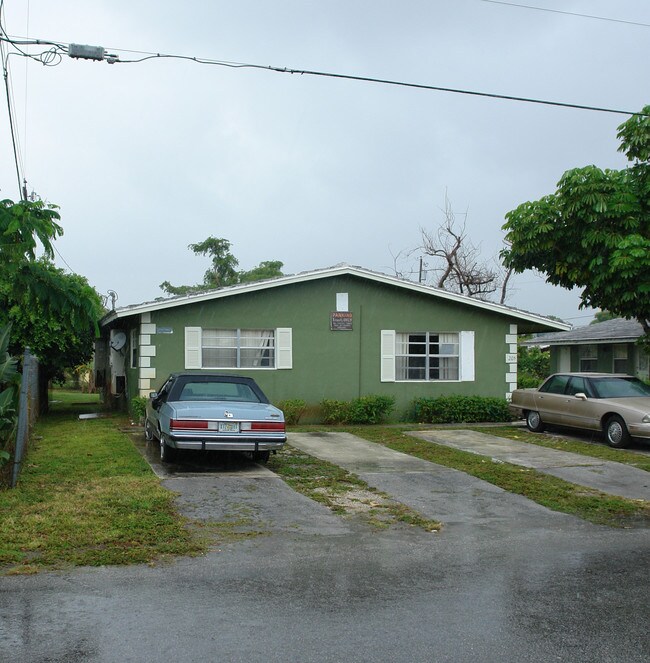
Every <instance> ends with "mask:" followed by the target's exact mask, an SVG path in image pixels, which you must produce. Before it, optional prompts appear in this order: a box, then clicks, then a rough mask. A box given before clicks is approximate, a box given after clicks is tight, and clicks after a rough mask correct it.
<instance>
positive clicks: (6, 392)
mask: <svg viewBox="0 0 650 663" xmlns="http://www.w3.org/2000/svg"><path fill="white" fill-rule="evenodd" d="M10 331H11V325H6V326H5V327H1V328H0V467H2V466H3V465H4V464H5V463H6V462H7V461H8V460H9V458H10V454H9V452H8V451H7V450H6V447H7V444H8V443H9V442H10V440H12V439H13V437H14V433H15V430H16V421H17V416H16V413H17V405H18V384H19V379H20V375H19V373H18V360H17V359H14V358H13V357H11V355H10V354H9V333H10Z"/></svg>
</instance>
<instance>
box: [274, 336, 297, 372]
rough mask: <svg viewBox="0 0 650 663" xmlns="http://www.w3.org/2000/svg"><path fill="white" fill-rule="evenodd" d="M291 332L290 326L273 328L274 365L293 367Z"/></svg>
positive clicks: (277, 366)
mask: <svg viewBox="0 0 650 663" xmlns="http://www.w3.org/2000/svg"><path fill="white" fill-rule="evenodd" d="M292 343H293V334H292V329H291V327H280V328H278V329H276V330H275V367H276V368H278V369H280V368H293V348H292Z"/></svg>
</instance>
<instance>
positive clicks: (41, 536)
mask: <svg viewBox="0 0 650 663" xmlns="http://www.w3.org/2000/svg"><path fill="white" fill-rule="evenodd" d="M57 396H60V394H56V396H55V399H56V400H59V402H58V403H55V404H54V405H53V406H52V410H51V412H50V414H49V415H47V416H44V417H42V418H41V420H40V421H39V422H38V423H37V425H36V427H35V429H34V433H33V436H32V440H33V441H32V445H31V448H30V450H29V454H28V456H27V459H26V462H25V465H24V468H23V471H22V474H21V476H20V480H19V483H18V486H17V488H15V489H12V490H4V491H1V492H0V572H3V573H35V572H37V571H38V570H40V569H53V568H61V567H65V566H69V565H86V566H100V565H105V564H133V563H144V562H152V561H153V560H156V559H158V558H160V557H162V556H165V555H179V554H182V555H187V554H198V553H201V552H204V551H205V550H206V549H207V542H206V541H204V540H203V539H202V537H200V536H199V535H198V534H197V533H196V531H195V530H190V529H189V528H188V527H187V521H186V520H184V519H182V518H181V517H180V516H179V515H178V513H177V512H176V510H175V508H174V503H173V500H174V495H173V494H172V493H171V492H169V491H167V490H165V489H164V488H162V487H161V486H160V483H159V481H158V479H157V478H156V477H155V476H154V475H153V474H152V473H151V471H150V469H149V467H148V466H147V464H146V463H145V461H144V460H143V459H142V457H141V456H140V455H139V454H138V452H137V451H136V450H135V448H134V447H133V445H132V444H131V442H130V441H129V438H128V436H127V435H125V434H123V433H120V432H119V431H118V430H117V429H116V426H115V421H116V420H115V419H113V418H111V417H106V418H98V419H88V420H79V414H78V413H79V405H78V404H75V402H73V400H72V398H71V397H69V396H68V395H66V396H65V398H63V399H62V400H61V399H59V398H57ZM79 397H80V395H79V394H78V393H77V394H75V395H74V398H76V399H79ZM81 409H85V408H83V407H82V408H81ZM86 409H93V410H95V411H96V410H97V409H98V403H97V402H90V401H89V402H88V408H86Z"/></svg>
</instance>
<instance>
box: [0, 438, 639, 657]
mask: <svg viewBox="0 0 650 663" xmlns="http://www.w3.org/2000/svg"><path fill="white" fill-rule="evenodd" d="M291 443H292V444H295V445H296V446H298V447H300V448H303V449H305V450H306V451H308V452H309V453H313V454H314V455H316V456H319V457H321V458H325V459H327V460H332V461H333V462H337V463H338V464H340V465H342V466H344V467H347V468H349V469H350V470H352V471H355V472H356V473H358V474H360V475H361V476H362V477H363V478H364V479H366V480H367V481H368V482H369V483H371V484H372V485H376V486H377V487H378V488H382V489H384V490H386V491H387V492H389V493H391V494H392V495H393V496H395V497H396V498H397V499H399V500H400V501H404V502H406V503H410V504H411V505H412V506H414V507H415V508H418V509H419V510H421V511H422V512H423V513H426V514H427V515H431V517H435V518H440V519H442V520H444V521H445V522H446V526H445V528H444V529H443V530H442V532H440V533H436V534H434V533H429V532H425V531H424V530H422V529H420V528H409V527H395V528H389V529H387V530H375V529H371V528H370V527H368V526H367V525H364V524H363V523H361V522H359V521H356V520H354V519H346V518H341V517H339V516H335V515H334V514H333V513H331V512H330V511H329V510H328V509H327V508H326V507H324V506H322V505H320V504H317V503H315V502H313V501H311V500H309V499H307V498H305V497H303V496H302V495H299V494H297V493H295V492H294V491H293V490H291V489H290V488H289V487H288V486H287V485H286V484H285V483H284V482H283V481H281V480H280V479H279V478H277V477H275V476H274V475H273V473H271V472H269V471H268V470H265V469H264V468H258V467H257V466H252V464H250V463H248V464H246V463H245V464H244V465H248V467H249V468H251V471H250V472H247V471H246V469H245V468H239V469H237V468H236V467H235V466H232V465H231V466H230V467H226V468H221V469H219V468H218V467H213V468H211V469H210V470H209V471H201V469H200V468H199V467H193V468H192V467H190V468H186V469H187V470H188V471H187V473H186V474H184V472H183V471H176V472H174V473H173V475H171V476H168V477H167V478H164V479H163V484H164V485H165V486H167V487H168V488H170V489H172V490H175V491H176V492H177V493H178V494H179V495H178V505H179V509H180V510H181V512H182V513H184V514H185V515H187V516H188V517H190V518H193V519H197V520H203V521H204V523H205V526H206V527H210V526H211V522H212V521H223V520H226V521H231V522H233V523H237V522H246V523H247V527H248V528H249V529H250V530H251V531H253V535H252V536H245V537H243V538H241V539H236V538H235V539H228V538H227V537H220V536H217V540H218V542H217V545H215V546H214V548H213V550H211V552H209V553H208V554H207V555H205V556H204V557H200V558H194V559H192V558H182V559H174V560H168V561H164V560H163V561H161V562H159V563H156V564H152V565H140V566H134V567H125V568H114V567H113V568H85V569H75V570H71V571H62V572H56V573H43V574H39V575H37V576H32V577H0V661H5V660H6V661H21V662H22V661H29V662H30V663H149V662H152V663H153V662H156V663H158V662H159V661H161V660H164V661H178V662H179V663H194V662H196V663H199V662H200V663H206V662H208V661H224V662H226V661H227V662H229V663H230V662H233V663H236V662H242V663H258V662H259V663H262V662H263V663H294V662H295V663H322V662H324V663H327V662H331V663H339V662H340V661H346V662H347V661H349V662H351V663H357V662H358V663H384V662H385V663H413V662H416V663H419V662H422V663H425V662H426V663H430V662H435V663H476V662H477V661H480V662H481V663H548V662H549V661H567V662H569V661H570V662H571V663H593V662H594V661H598V662H599V663H618V662H620V661H625V662H626V663H646V662H647V661H648V660H649V659H650V644H649V641H648V630H647V624H648V621H650V605H649V603H648V600H647V598H648V597H647V581H648V574H649V573H650V538H649V537H648V532H647V530H615V529H610V528H606V527H599V526H595V525H591V524H589V523H585V522H583V521H581V520H578V519H576V518H573V517H571V516H567V515H564V514H558V513H554V512H551V511H548V510H546V509H544V508H543V507H540V506H538V505H536V504H535V503H533V502H530V501H529V500H526V499H524V498H520V497H518V496H514V495H509V494H508V493H505V492H504V491H501V490H499V489H498V488H495V487H493V486H490V485H489V484H485V483H484V482H482V481H479V480H477V479H473V478H471V477H467V476H466V475H463V474H462V473H460V472H456V471H454V470H448V469H445V468H440V467H438V466H435V465H433V464H431V463H426V462H425V461H419V460H417V459H413V458H410V457H408V456H404V455H403V454H396V453H395V452H392V451H390V450H388V449H385V448H383V447H380V446H377V445H372V444H371V443H368V442H364V441H363V440H359V439H358V438H354V437H352V436H341V435H338V434H333V435H328V434H312V435H304V434H296V435H291ZM199 465H200V464H199ZM172 471H173V470H172ZM255 530H257V531H255Z"/></svg>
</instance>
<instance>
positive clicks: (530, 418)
mask: <svg viewBox="0 0 650 663" xmlns="http://www.w3.org/2000/svg"><path fill="white" fill-rule="evenodd" d="M526 426H528V430H532V431H533V433H541V432H542V431H543V430H544V429H545V428H546V427H545V426H544V422H543V421H542V418H541V417H540V416H539V412H536V411H535V410H531V411H530V412H528V414H527V415H526Z"/></svg>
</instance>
